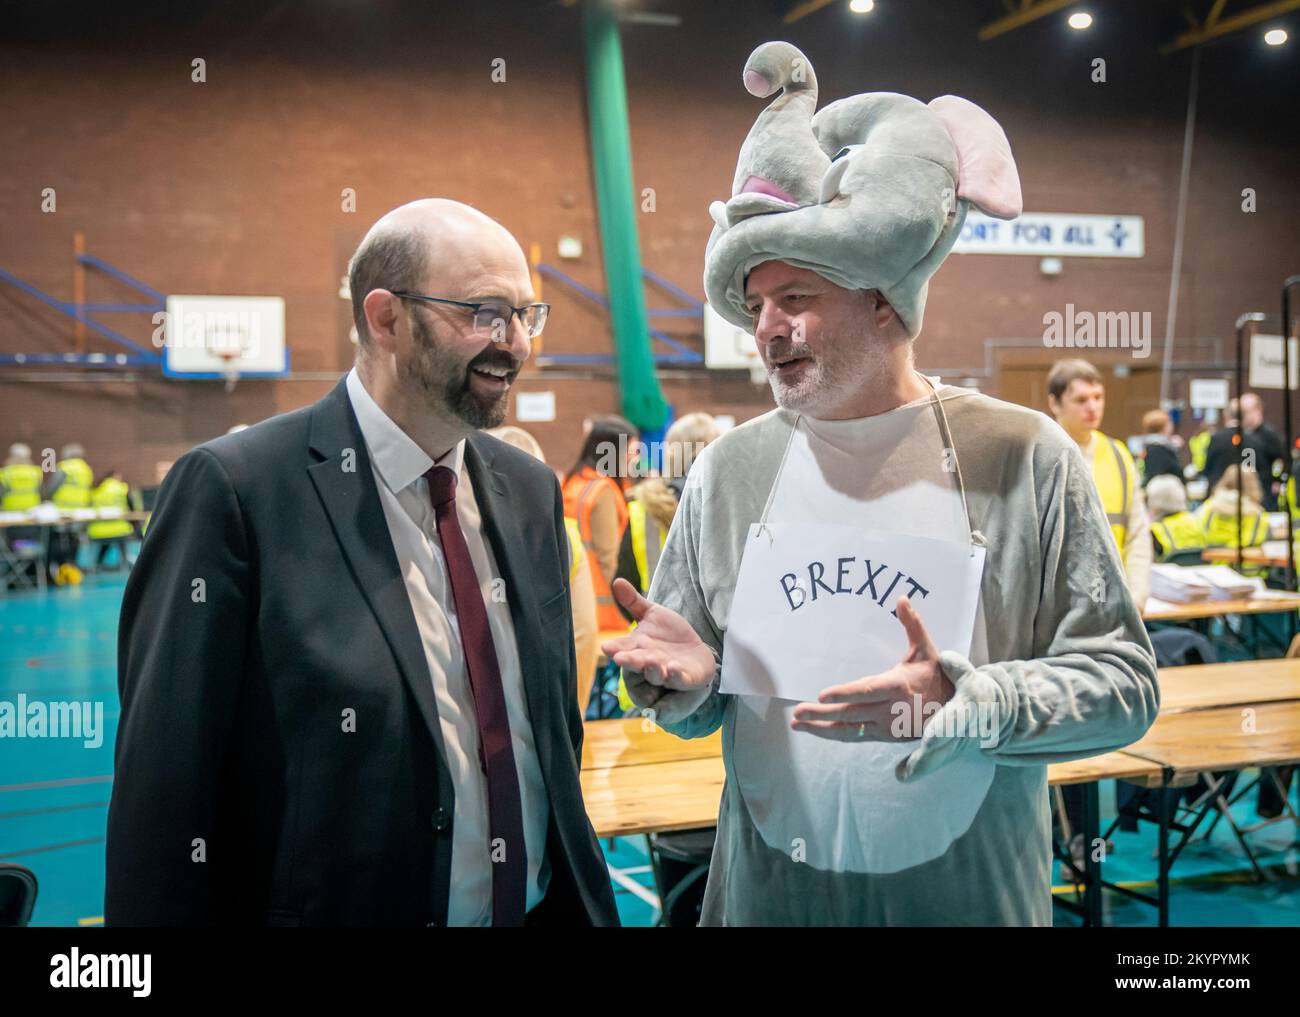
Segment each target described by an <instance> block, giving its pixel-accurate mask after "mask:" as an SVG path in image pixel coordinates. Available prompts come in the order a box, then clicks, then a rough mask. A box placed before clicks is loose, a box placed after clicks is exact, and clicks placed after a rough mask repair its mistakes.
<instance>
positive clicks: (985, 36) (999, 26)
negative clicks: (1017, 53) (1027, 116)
mask: <svg viewBox="0 0 1300 1017" xmlns="http://www.w3.org/2000/svg"><path fill="white" fill-rule="evenodd" d="M1078 2H1079V0H1020V7H1019V9H1017V10H1014V11H1011V13H1009V14H1007V15H1006V16H1004V17H1001V18H998V20H997V21H990V22H989V23H988V24H987V25H985V26H984V27H983V28H981V29H980V30H979V40H980V42H988V41H989V40H990V39H995V38H997V37H998V36H999V35H1005V34H1006V33H1007V32H1012V31H1014V30H1015V29H1017V28H1022V27H1023V26H1025V25H1027V24H1029V23H1030V22H1032V21H1037V20H1038V19H1039V18H1045V17H1047V15H1049V14H1055V13H1056V12H1057V11H1059V10H1063V9H1064V8H1066V7H1070V6H1072V5H1074V4H1077V3H1078ZM1298 2H1300V0H1298ZM1007 6H1008V8H1009V7H1010V5H1009V4H1008V5H1007Z"/></svg>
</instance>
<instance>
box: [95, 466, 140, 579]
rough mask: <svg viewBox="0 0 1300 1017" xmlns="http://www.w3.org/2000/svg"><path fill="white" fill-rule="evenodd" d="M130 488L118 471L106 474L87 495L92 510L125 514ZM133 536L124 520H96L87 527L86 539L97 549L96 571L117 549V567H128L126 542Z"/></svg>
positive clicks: (130, 528)
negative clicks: (110, 552)
mask: <svg viewBox="0 0 1300 1017" xmlns="http://www.w3.org/2000/svg"><path fill="white" fill-rule="evenodd" d="M130 497H131V488H130V486H129V485H128V484H127V483H126V481H124V480H123V479H122V474H121V472H119V471H118V470H117V469H111V470H109V471H108V475H107V476H106V477H104V479H103V480H101V481H100V482H99V486H98V487H96V488H95V490H94V491H92V492H91V494H90V504H91V507H92V508H97V509H102V508H110V509H120V510H121V511H123V512H126V511H128V510H129V509H130V507H131V505H130ZM134 535H135V527H134V526H132V525H131V523H130V522H129V521H128V520H126V519H97V520H95V521H94V522H93V523H90V524H89V525H88V526H87V527H86V536H87V537H89V538H90V541H91V543H92V544H93V545H94V546H96V547H97V548H98V554H97V556H96V558H95V568H96V570H98V569H100V568H102V567H103V565H104V561H105V559H106V558H107V557H108V552H109V551H110V550H112V549H113V548H117V553H118V565H117V567H118V568H122V567H127V568H129V567H130V565H131V561H130V559H129V558H127V555H126V544H127V541H128V540H129V539H130V538H131V537H132V536H134Z"/></svg>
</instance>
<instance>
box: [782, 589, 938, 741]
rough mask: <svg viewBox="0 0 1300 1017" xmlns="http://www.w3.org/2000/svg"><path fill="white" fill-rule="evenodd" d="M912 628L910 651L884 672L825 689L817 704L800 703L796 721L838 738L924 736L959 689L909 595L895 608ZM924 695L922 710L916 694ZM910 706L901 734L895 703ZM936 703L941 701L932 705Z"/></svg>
mask: <svg viewBox="0 0 1300 1017" xmlns="http://www.w3.org/2000/svg"><path fill="white" fill-rule="evenodd" d="M895 611H896V612H897V614H898V620H899V621H900V622H901V623H902V625H903V628H904V629H906V630H907V643H908V648H907V654H906V655H905V656H904V657H903V660H902V662H901V663H899V664H896V665H895V666H894V667H891V668H890V669H889V670H888V671H885V672H884V673H883V674H877V675H869V676H867V677H866V678H859V679H858V680H857V681H852V682H846V683H845V684H843V685H832V686H831V687H830V688H828V689H825V690H823V692H822V694H821V695H820V696H818V701H817V702H815V703H800V704H799V705H798V706H796V707H795V710H794V720H793V721H792V722H791V724H790V726H791V727H792V728H793V729H794V730H796V731H808V732H810V733H811V734H815V735H818V736H819V737H822V738H830V739H832V740H834V741H841V742H856V741H877V742H881V741H884V742H889V741H907V740H909V739H913V738H920V737H921V728H922V727H923V726H924V723H925V721H926V720H927V719H928V718H929V717H930V716H932V715H933V713H934V712H936V711H937V710H938V709H939V707H941V706H942V705H943V704H944V703H946V702H948V700H950V699H951V698H952V697H953V695H954V694H955V693H956V689H955V688H954V687H953V684H952V682H951V681H949V680H948V676H947V675H945V674H944V673H943V669H942V668H941V667H939V651H938V649H937V648H936V647H935V645H934V641H933V640H932V639H931V638H930V633H929V632H927V631H926V628H925V623H924V622H922V621H921V616H920V615H919V614H917V612H916V608H914V607H913V606H912V602H911V601H910V600H908V599H907V597H899V598H898V604H897V606H896V608H895ZM917 695H919V696H920V697H921V707H920V712H919V714H918V713H917V711H916V699H915V698H914V697H916V696H917ZM897 703H902V704H903V705H904V706H905V707H906V712H905V713H904V714H903V720H904V721H905V724H904V726H903V734H902V735H901V737H900V736H899V735H895V734H894V732H893V730H892V729H893V727H894V719H895V717H896V716H897V709H896V707H895V704H897ZM931 703H934V704H937V705H936V706H930V704H931Z"/></svg>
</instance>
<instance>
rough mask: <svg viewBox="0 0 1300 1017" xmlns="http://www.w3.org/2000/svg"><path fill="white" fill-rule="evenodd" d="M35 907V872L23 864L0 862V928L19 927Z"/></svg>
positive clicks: (29, 919) (29, 917) (24, 923)
mask: <svg viewBox="0 0 1300 1017" xmlns="http://www.w3.org/2000/svg"><path fill="white" fill-rule="evenodd" d="M34 907H36V873H34V872H32V870H31V869H29V868H27V867H26V866H25V865H14V864H12V863H10V862H0V928H6V929H12V928H21V927H22V926H24V925H26V924H27V923H28V922H29V921H31V917H32V909H33V908H34Z"/></svg>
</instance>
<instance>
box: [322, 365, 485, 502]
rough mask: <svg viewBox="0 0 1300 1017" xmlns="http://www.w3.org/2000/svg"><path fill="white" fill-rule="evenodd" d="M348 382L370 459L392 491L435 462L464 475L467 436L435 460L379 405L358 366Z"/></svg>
mask: <svg viewBox="0 0 1300 1017" xmlns="http://www.w3.org/2000/svg"><path fill="white" fill-rule="evenodd" d="M347 386H348V398H349V399H350V400H351V401H352V409H353V411H355V413H356V415H357V423H358V424H359V425H360V426H361V437H363V438H364V439H365V441H366V448H367V450H368V451H369V452H370V459H371V461H372V462H373V463H374V464H375V468H376V469H377V470H378V471H379V475H380V477H382V478H383V481H384V483H385V484H386V485H387V486H388V489H389V490H390V491H392V492H393V493H394V494H396V493H397V492H399V491H401V490H404V489H405V488H406V487H408V486H409V485H410V484H412V483H414V482H415V481H416V480H419V479H420V478H421V477H422V476H424V474H425V473H427V472H428V471H429V469H430V467H432V466H435V465H436V466H446V467H447V468H448V469H449V470H451V471H452V472H453V473H455V474H456V476H458V477H459V476H460V467H461V463H462V461H463V460H464V457H465V439H464V438H462V439H461V440H460V441H458V442H456V444H455V445H453V446H452V447H451V448H450V449H448V450H447V452H445V453H444V454H443V455H442V457H441V458H439V459H438V460H437V461H436V462H435V461H434V460H433V459H430V458H429V455H428V453H427V452H425V451H424V449H422V448H420V446H419V445H417V444H416V443H415V442H414V441H412V440H411V436H410V435H408V434H407V433H406V432H405V431H403V430H402V429H401V428H400V427H398V426H397V425H396V424H395V423H393V420H392V418H391V417H389V416H388V414H387V413H385V412H384V411H383V410H382V409H380V408H379V404H378V403H377V402H375V400H374V397H373V396H371V394H370V393H369V392H367V391H366V386H365V385H364V384H363V383H362V381H361V376H360V375H359V374H357V369H356V368H355V367H354V368H352V370H351V371H349V372H348V380H347Z"/></svg>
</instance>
